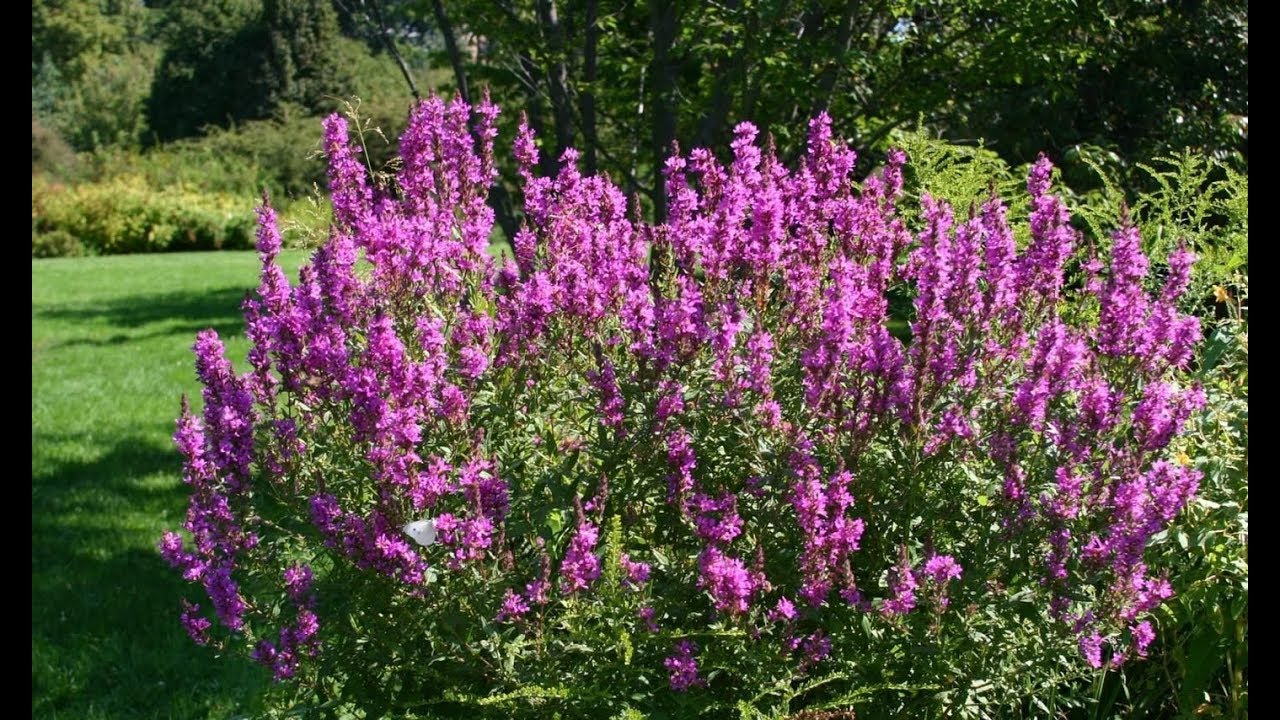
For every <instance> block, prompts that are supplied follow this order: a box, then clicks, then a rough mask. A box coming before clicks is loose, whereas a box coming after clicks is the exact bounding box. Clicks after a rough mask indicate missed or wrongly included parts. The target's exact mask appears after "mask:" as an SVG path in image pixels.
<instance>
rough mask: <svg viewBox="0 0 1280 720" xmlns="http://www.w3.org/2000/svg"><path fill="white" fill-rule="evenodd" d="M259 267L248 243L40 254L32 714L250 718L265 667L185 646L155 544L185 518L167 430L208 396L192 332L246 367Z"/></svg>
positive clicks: (35, 272)
mask: <svg viewBox="0 0 1280 720" xmlns="http://www.w3.org/2000/svg"><path fill="white" fill-rule="evenodd" d="M301 260H302V255H301V254H293V255H290V256H289V257H288V258H287V262H288V264H289V266H290V267H291V268H292V267H294V266H296V265H297V264H299V263H300V262H301ZM256 275H257V259H256V257H255V255H254V254H253V253H246V252H237V253H230V252H224V253H191V254H170V255H135V256H123V257H104V258H84V259H67V260H33V261H32V262H31V710H32V715H33V716H34V717H42V718H64V717H65V718H99V717H120V718H147V717H173V718H192V717H205V716H215V717H224V716H230V715H238V714H252V713H253V706H252V699H253V698H254V697H255V696H256V694H257V692H258V690H259V689H260V688H261V687H262V686H263V684H264V682H265V676H264V674H263V673H262V672H260V671H259V669H258V668H257V667H255V666H253V665H252V664H250V663H248V662H247V661H241V660H235V659H226V660H222V661H217V662H215V661H214V658H213V652H212V651H210V650H206V649H204V648H199V647H196V646H195V645H194V644H193V643H191V641H190V640H188V639H187V637H186V635H185V634H184V633H183V632H182V629H181V628H180V626H179V625H178V617H177V615H178V599H179V597H181V594H182V592H183V590H184V588H183V583H182V582H181V580H180V579H179V578H178V577H176V576H175V574H174V573H173V572H171V571H170V570H169V568H168V567H167V566H166V565H165V564H164V563H163V562H162V561H161V560H160V557H159V555H158V554H157V552H156V549H155V543H156V539H157V538H158V536H159V534H160V532H161V531H162V530H164V529H165V528H177V527H179V526H180V525H181V524H182V520H183V512H184V508H185V496H184V493H183V488H182V486H181V483H180V481H179V477H178V471H179V467H180V464H181V460H180V458H179V456H178V454H177V452H176V451H175V450H174V449H173V445H172V443H171V442H170V440H169V436H170V434H171V433H172V431H173V419H174V417H175V416H176V414H177V411H178V402H179V397H180V396H181V395H182V394H183V393H188V394H191V395H193V399H195V400H196V401H197V402H198V390H199V389H198V385H197V383H196V381H195V372H194V369H193V367H192V358H191V352H190V346H191V344H192V341H193V339H194V335H195V333H196V331H197V330H200V329H202V328H206V327H213V328H216V329H217V330H218V332H219V333H220V334H222V335H223V336H224V337H226V338H229V339H231V341H230V342H229V345H230V347H231V350H232V354H233V356H234V357H235V358H236V359H237V362H239V361H241V360H242V359H243V356H244V353H245V351H246V349H247V348H246V343H245V341H244V338H243V327H242V323H241V317H240V313H239V305H240V301H241V299H242V298H243V296H244V293H245V291H246V290H247V289H248V288H250V287H252V286H253V285H255V284H256Z"/></svg>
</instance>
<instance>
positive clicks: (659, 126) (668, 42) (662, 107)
mask: <svg viewBox="0 0 1280 720" xmlns="http://www.w3.org/2000/svg"><path fill="white" fill-rule="evenodd" d="M649 13H650V15H649V21H650V26H651V30H652V33H653V65H652V68H653V69H652V71H651V74H652V75H653V141H652V146H651V148H650V149H651V150H652V152H653V172H652V177H653V187H652V188H650V196H651V197H652V198H653V219H654V222H664V221H665V220H666V219H667V188H666V180H665V178H664V176H663V172H662V170H663V167H664V166H665V163H666V160H667V155H668V154H670V152H671V149H672V144H673V143H674V142H675V139H676V108H675V98H674V94H675V86H676V65H675V63H674V62H673V61H672V59H671V48H672V46H673V45H674V44H675V39H676V8H675V2H674V0H653V2H652V4H651V5H650V6H649Z"/></svg>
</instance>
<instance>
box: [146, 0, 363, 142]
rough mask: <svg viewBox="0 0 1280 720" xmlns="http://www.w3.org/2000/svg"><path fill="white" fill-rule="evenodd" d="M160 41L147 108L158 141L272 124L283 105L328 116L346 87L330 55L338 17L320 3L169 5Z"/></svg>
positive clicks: (246, 0) (273, 0)
mask: <svg viewBox="0 0 1280 720" xmlns="http://www.w3.org/2000/svg"><path fill="white" fill-rule="evenodd" d="M161 35H162V37H163V38H164V39H165V46H166V49H165V52H164V55H163V56H162V57H161V59H160V64H159V67H158V68H157V69H156V76H155V81H154V83H153V85H152V88H151V98H150V100H149V103H148V117H149V119H150V124H151V129H152V131H153V132H154V133H155V134H156V136H157V137H158V138H159V139H161V140H172V139H175V138H180V137H186V136H190V135H194V134H196V133H197V132H199V131H200V130H201V129H202V128H204V127H205V126H206V125H222V126H226V125H229V124H233V123H237V122H240V121H243V120H250V119H261V118H266V117H270V116H271V115H273V114H274V113H275V112H277V111H278V110H279V109H280V108H281V107H283V106H284V105H285V104H288V103H292V104H297V105H300V106H302V107H304V108H306V109H307V110H308V111H311V112H320V111H325V110H329V109H332V108H333V106H334V97H335V96H337V95H340V94H341V93H342V91H343V89H344V87H346V85H347V82H346V81H345V79H344V73H343V72H342V68H340V67H339V65H338V63H337V62H335V61H334V58H333V55H332V50H333V46H334V45H335V44H336V41H337V38H338V25H337V17H336V16H335V15H334V13H333V9H332V7H331V5H330V4H329V3H328V2H324V1H322V0H268V1H267V2H265V3H260V2H257V0H211V1H210V2H202V3H191V4H188V3H181V4H174V5H172V6H170V8H169V9H168V10H167V11H166V15H165V19H164V22H163V26H162V32H161Z"/></svg>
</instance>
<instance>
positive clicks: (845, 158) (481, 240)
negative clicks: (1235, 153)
mask: <svg viewBox="0 0 1280 720" xmlns="http://www.w3.org/2000/svg"><path fill="white" fill-rule="evenodd" d="M497 114H498V110H497V108H496V107H494V106H492V105H490V104H489V103H488V102H487V101H484V102H482V103H480V104H479V105H478V106H476V107H474V108H471V107H468V106H467V105H465V104H464V103H462V102H460V101H456V100H455V101H453V102H445V101H444V100H442V99H440V98H435V97H433V98H430V99H428V100H425V101H423V102H422V103H420V104H419V105H418V106H417V107H416V108H415V109H414V110H413V112H412V113H411V116H410V119H409V123H408V127H407V129H406V130H405V133H404V136H403V137H402V139H401V143H400V156H401V163H400V165H399V170H398V173H397V174H396V175H395V176H394V177H393V178H391V179H390V180H388V181H385V182H379V181H375V180H374V179H373V178H371V177H370V176H369V175H368V174H367V173H366V171H365V168H364V166H363V161H362V159H361V155H362V153H363V148H359V147H355V146H353V145H352V143H351V139H350V138H349V136H348V131H347V124H346V122H345V121H344V120H343V119H342V118H340V117H336V116H335V117H331V118H329V119H328V120H327V121H326V122H325V126H324V146H325V151H326V153H327V154H328V157H329V180H330V190H331V193H332V197H333V203H334V224H333V227H332V229H331V233H330V237H329V240H328V242H327V244H325V245H324V246H323V247H321V248H320V249H319V250H317V251H316V252H315V254H314V256H313V258H312V261H311V263H310V264H308V265H306V266H305V267H304V268H303V270H302V271H301V273H300V275H299V278H298V280H297V281H296V282H292V283H291V282H290V279H289V278H288V277H287V276H286V275H285V274H284V273H283V272H282V271H281V270H280V268H279V267H278V265H277V264H276V262H277V254H278V252H279V249H280V235H279V232H278V230H277V228H276V217H275V214H274V212H273V211H272V210H271V208H270V207H268V206H265V205H264V207H263V208H262V210H261V211H260V212H259V218H258V219H259V224H260V230H259V253H260V255H261V259H262V267H263V270H262V281H261V285H260V287H259V289H258V291H257V293H256V294H255V295H254V296H253V297H251V298H250V299H249V300H248V301H247V302H246V304H245V315H246V320H247V324H248V330H247V334H248V337H249V339H250V340H251V342H252V349H251V350H250V353H249V365H250V368H249V370H248V372H246V373H244V374H237V373H236V372H235V371H234V370H233V369H232V367H231V365H230V363H229V362H228V361H227V360H226V358H225V354H224V351H223V348H222V344H221V342H220V340H219V339H218V337H217V336H216V335H215V334H214V333H213V332H212V331H208V332H205V333H201V334H200V336H199V337H198V340H197V343H196V367H197V372H198V375H199V377H200V380H201V382H202V383H203V384H204V386H205V391H204V405H203V412H202V413H201V414H200V415H195V414H193V413H191V412H190V411H188V410H187V409H185V407H184V410H183V413H182V416H181V418H180V419H179V423H178V431H177V434H176V435H175V440H176V442H177V444H178V446H179V448H180V449H181V451H182V453H183V456H184V458H185V466H184V467H185V475H184V477H185V481H186V483H187V484H188V486H189V488H190V496H191V502H190V509H189V512H188V516H187V522H186V525H185V529H186V531H187V532H186V533H185V534H180V533H176V532H174V533H167V534H166V535H165V536H164V538H163V539H162V540H161V542H160V547H161V551H162V553H163V555H164V557H165V559H166V560H167V561H168V562H169V563H170V564H172V565H173V566H174V567H175V568H177V569H178V570H179V571H180V572H181V573H182V576H183V577H184V578H185V579H186V580H188V581H189V582H191V583H192V584H193V585H194V588H193V598H192V600H193V601H194V602H192V601H183V604H182V610H181V621H182V624H183V625H184V626H185V627H186V629H187V631H188V632H189V633H190V634H191V636H192V637H193V638H194V639H195V640H196V641H197V642H201V643H213V644H216V645H218V646H220V647H224V648H242V649H245V650H246V651H247V652H249V654H251V656H252V657H253V658H255V659H256V660H258V661H259V662H261V663H262V664H264V665H266V666H267V667H268V668H270V670H271V672H272V673H273V675H274V677H275V678H277V679H279V680H292V681H296V682H297V683H298V687H299V688H303V689H304V690H305V692H309V693H312V694H313V695H317V696H322V697H325V698H327V699H330V700H333V701H335V702H338V703H346V704H348V705H352V706H358V707H363V708H365V709H366V710H367V711H368V712H396V711H398V710H397V709H398V708H402V706H409V705H415V706H416V705H421V704H422V702H424V699H425V701H430V699H431V698H444V697H448V698H449V699H450V700H449V701H450V702H454V703H462V704H468V703H476V704H484V705H498V706H501V707H503V708H505V710H504V712H507V713H510V714H519V713H522V712H524V713H530V714H533V715H537V714H538V713H541V712H547V711H548V708H549V707H561V708H563V709H565V710H566V711H567V712H569V713H570V714H587V715H599V714H600V713H602V712H605V710H606V709H608V708H613V707H615V705H613V704H611V703H614V701H615V700H616V699H617V698H620V697H627V698H631V699H630V700H628V702H631V703H633V705H634V706H635V707H636V708H638V709H640V710H642V711H644V710H647V709H654V710H658V709H663V711H664V712H669V713H670V712H676V713H680V712H689V711H691V708H712V707H728V706H733V705H735V704H739V703H745V705H742V704H739V705H737V706H738V707H740V708H741V707H751V708H755V709H756V710H758V711H760V712H773V711H785V710H787V709H788V708H801V707H806V706H812V707H824V706H830V707H839V706H841V703H843V704H845V705H849V704H856V703H857V702H860V701H861V700H866V701H868V702H870V701H871V700H876V702H878V703H881V704H879V705H877V706H876V707H881V708H891V707H897V706H894V705H893V702H897V700H894V699H895V698H906V699H905V700H903V701H902V702H905V703H908V705H909V704H910V703H912V702H917V701H920V702H926V703H933V704H940V705H947V706H950V705H954V706H956V707H960V706H963V705H964V704H965V703H967V702H976V703H979V704H982V703H996V704H997V705H998V704H999V703H1001V702H1005V701H1006V700H1005V699H1001V698H998V697H997V698H994V699H993V698H992V697H991V696H990V695H981V694H980V693H979V690H976V689H975V688H981V687H983V686H984V684H989V683H1000V682H1005V681H1006V680H1007V678H1006V675H1002V673H1006V674H1007V675H1008V676H1016V677H1017V679H1018V682H1021V683H1023V684H1022V685H1021V687H1030V688H1033V689H1034V688H1038V687H1042V685H1037V684H1036V683H1049V682H1052V678H1053V677H1055V676H1056V675H1057V674H1059V673H1061V672H1062V671H1064V670H1070V669H1071V668H1072V666H1074V668H1075V669H1077V670H1078V669H1079V668H1082V667H1087V666H1093V667H1103V666H1108V665H1111V666H1114V665H1116V664H1119V663H1122V662H1124V661H1125V660H1126V659H1132V658H1137V657H1141V656H1144V655H1145V654H1146V653H1147V652H1148V648H1149V647H1150V646H1151V645H1152V643H1153V642H1155V626H1154V625H1153V624H1152V622H1151V620H1150V618H1151V617H1152V614H1153V612H1154V611H1155V610H1156V608H1157V607H1158V606H1159V605H1160V603H1162V602H1163V601H1164V600H1166V599H1167V598H1168V597H1169V596H1170V594H1171V589H1170V585H1169V583H1168V581H1167V580H1166V577H1165V573H1166V572H1167V569H1166V568H1160V567H1153V566H1151V565H1149V564H1148V562H1147V553H1146V549H1147V547H1148V546H1149V545H1150V544H1151V542H1152V540H1153V538H1155V537H1156V536H1157V535H1159V534H1160V533H1161V532H1162V531H1164V530H1165V528H1167V527H1168V526H1169V524H1170V523H1171V522H1173V521H1174V520H1175V518H1176V517H1177V515H1178V513H1179V511H1180V510H1181V509H1182V508H1183V507H1184V506H1185V505H1186V504H1187V503H1188V501H1189V500H1190V499H1191V498H1192V497H1193V496H1194V495H1195V492H1196V489H1197V483H1198V481H1199V474H1198V473H1197V471H1195V470H1194V469H1192V468H1190V467H1187V466H1186V465H1184V464H1181V463H1178V462H1177V461H1176V460H1175V459H1174V457H1175V455H1176V453H1174V452H1172V451H1171V449H1170V444H1171V443H1175V442H1177V438H1178V435H1179V432H1180V431H1181V428H1182V427H1183V425H1184V424H1185V423H1186V422H1187V421H1188V418H1189V417H1190V416H1191V415H1192V414H1193V413H1195V412H1196V411H1197V410H1198V409H1199V408H1200V406H1201V405H1202V404H1203V403H1204V395H1203V393H1202V392H1201V391H1200V390H1199V389H1198V388H1197V387H1195V386H1193V385H1190V384H1188V383H1187V382H1186V380H1185V379H1184V374H1183V373H1182V370H1183V369H1184V368H1185V366H1186V365H1187V364H1188V362H1189V360H1190V358H1191V354H1192V352H1193V348H1194V346H1195V344H1196V342H1197V341H1198V338H1199V326H1198V324H1197V322H1196V320H1195V319H1194V318H1192V317H1188V316H1187V315H1185V314H1183V313H1182V312H1181V311H1180V310H1179V309H1178V304H1177V303H1178V301H1179V297H1180V295H1181V294H1182V293H1183V291H1184V290H1185V288H1186V286H1187V282H1188V280H1187V278H1188V273H1189V269H1190V265H1191V262H1192V259H1193V258H1192V257H1191V256H1190V254H1189V253H1187V252H1185V251H1182V250H1180V251H1178V252H1177V253H1175V254H1174V256H1173V257H1172V258H1171V259H1170V260H1169V264H1168V270H1167V272H1165V271H1163V268H1157V266H1155V265H1154V264H1153V262H1152V261H1151V260H1149V259H1148V258H1146V257H1145V256H1144V255H1143V253H1142V250H1141V248H1140V247H1139V243H1138V235H1137V233H1136V230H1135V229H1134V228H1131V227H1128V226H1126V225H1125V224H1124V222H1123V221H1121V223H1120V224H1119V226H1118V229H1117V230H1116V231H1115V234H1114V235H1113V236H1112V237H1111V238H1109V239H1106V238H1103V239H1094V240H1100V241H1098V242H1089V243H1086V242H1085V238H1082V237H1081V235H1080V233H1079V232H1078V231H1077V230H1076V229H1075V228H1074V226H1073V225H1072V223H1071V217H1070V213H1069V211H1068V209H1067V207H1066V204H1065V203H1064V201H1063V200H1062V199H1061V198H1059V197H1058V196H1056V195H1054V194H1053V192H1052V182H1051V179H1052V167H1051V166H1050V164H1049V163H1048V161H1047V160H1044V159H1041V160H1040V161H1039V162H1037V163H1036V164H1035V166H1034V167H1033V168H1032V170H1031V174H1030V178H1029V179H1028V182H1027V188H1028V190H1029V201H1026V202H1029V206H1027V205H1026V204H1025V203H1024V204H1017V203H1015V204H1013V205H1007V204H1006V200H1005V199H1002V198H999V197H994V196H993V197H989V198H987V199H985V200H984V201H983V202H981V203H979V204H977V205H975V206H974V207H973V208H968V209H966V208H955V207H951V206H949V205H947V204H946V203H944V202H941V201H939V200H935V199H933V198H930V197H928V196H925V197H923V198H921V199H920V201H919V206H918V209H919V213H918V214H914V213H905V212H903V210H902V208H904V207H907V206H908V204H909V203H910V208H911V209H912V210H914V209H916V206H915V204H914V203H913V201H910V200H908V198H907V195H906V194H905V190H904V174H903V171H904V166H905V164H906V162H907V158H906V157H905V156H904V155H903V154H902V153H900V152H891V153H889V155H888V158H887V160H886V163H885V165H884V166H883V168H882V169H881V170H880V171H879V172H877V173H875V174H873V175H872V176H871V177H869V178H868V179H866V180H865V181H863V182H861V183H858V182H856V181H855V180H854V178H853V176H852V173H853V170H854V168H855V165H856V158H855V156H854V153H853V151H852V150H850V149H848V148H847V147H846V146H845V145H844V144H843V143H841V142H839V141H838V140H836V139H835V138H833V136H832V134H831V129H830V125H831V123H830V120H829V118H827V117H826V116H823V115H820V116H819V117H817V118H815V119H814V120H813V121H812V122H811V124H810V132H809V145H808V151H807V153H805V154H804V156H803V157H802V158H801V159H800V161H799V162H798V164H797V165H796V167H795V168H788V167H785V166H784V165H783V164H782V162H781V161H780V160H779V159H778V158H777V156H776V155H775V154H774V152H773V150H772V149H771V148H770V147H769V146H768V145H767V144H764V143H762V142H761V141H760V138H759V137H758V133H757V131H756V129H755V128H754V127H753V126H752V125H750V124H749V123H743V124H741V125H739V126H738V128H737V129H736V130H735V134H734V140H733V142H732V145H731V148H730V157H729V159H728V161H727V162H724V163H722V162H721V161H720V160H718V159H717V157H716V156H715V155H714V154H713V153H712V152H710V151H709V150H705V149H695V150H693V151H692V152H689V153H688V154H677V155H675V156H674V157H672V158H671V159H670V160H669V161H668V163H667V165H666V179H667V193H668V196H669V197H670V205H669V207H670V216H669V218H668V220H667V222H665V223H663V224H660V225H651V224H648V223H645V222H644V221H643V220H641V219H640V217H639V215H638V213H637V212H635V211H634V209H633V208H632V206H631V205H630V204H629V201H628V199H627V198H626V197H625V196H624V194H623V193H622V192H621V191H620V190H619V189H618V188H617V187H616V186H614V185H613V184H612V183H611V182H610V181H609V180H608V179H607V178H604V177H591V176H585V175H583V174H582V172H581V171H580V170H579V168H578V166H577V154H576V153H575V152H574V151H572V150H569V151H566V152H565V153H564V154H563V155H562V156H561V157H560V158H557V160H558V161H559V162H558V167H559V170H558V171H557V173H556V174H555V175H553V176H550V177H540V176H538V175H537V174H536V173H535V168H536V167H539V157H538V154H539V150H538V148H537V144H536V139H535V138H534V137H533V135H532V133H531V132H530V131H529V129H528V128H527V127H525V126H523V125H522V126H521V129H520V131H519V133H518V135H517V137H516V139H515V147H514V154H515V158H516V161H517V163H518V169H519V175H520V177H521V179H522V183H523V190H524V213H525V214H524V217H525V222H524V226H523V228H522V229H521V231H520V232H519V234H518V235H517V236H516V237H515V238H513V254H512V255H511V256H507V257H494V256H491V255H490V254H489V247H488V244H487V243H488V238H489V236H490V233H491V230H492V226H493V212H492V211H491V209H490V208H489V206H488V204H487V203H488V192H489V188H490V186H491V185H492V183H493V182H494V181H495V178H496V171H495V164H494V145H493V143H494V138H495V135H496V131H495V124H494V123H495V118H496V116H497ZM907 218H918V220H912V221H910V222H909V221H908V219H907ZM1018 238H1022V241H1019V240H1018ZM1157 269H1159V270H1160V272H1157ZM1161 276H1163V277H1164V279H1163V281H1160V280H1158V278H1159V277H1161ZM408 523H418V524H417V525H415V527H416V528H418V530H416V531H415V533H414V534H413V535H411V534H410V533H408V532H407V531H406V530H405V526H406V525H407V524H408ZM424 523H425V524H424ZM423 527H428V528H430V529H431V531H432V532H430V533H429V534H428V535H423V534H422V533H423V532H425V531H423V530H422V528H423ZM641 558H643V560H641ZM943 648H946V652H945V653H944V654H942V655H939V652H940V651H941V650H942V649H943ZM1047 657H1074V658H1075V659H1074V660H1066V661H1061V662H1059V661H1054V662H1048V661H1045V660H1044V658H1047ZM1019 663H1020V664H1019ZM1063 665H1065V666H1067V667H1063ZM1011 667H1015V668H1016V669H1015V670H1009V668H1011ZM1027 668H1034V669H1033V670H1028V669H1027ZM374 687H376V688H379V689H378V691H377V692H376V693H375V692H372V691H371V690H369V688H374ZM362 688H363V689H362ZM817 688H821V689H817ZM879 688H893V689H894V690H893V692H891V693H889V694H888V695H883V694H882V691H881V690H880V689H879ZM903 688H911V689H910V690H903ZM855 690H856V692H854V691H855ZM848 693H853V694H848ZM904 693H905V694H904ZM842 698H844V699H843V700H842ZM877 698H878V699H877ZM885 698H889V699H885ZM859 699H861V700H859ZM823 703H826V705H823ZM908 705H902V706H901V707H907V706H908ZM886 712H888V711H887V710H886Z"/></svg>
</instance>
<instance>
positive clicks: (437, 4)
mask: <svg viewBox="0 0 1280 720" xmlns="http://www.w3.org/2000/svg"><path fill="white" fill-rule="evenodd" d="M431 8H432V10H433V11H434V12H435V15H436V24H437V25H439V26H440V34H441V35H443V36H444V49H445V52H447V53H448V54H449V64H450V65H452V66H453V80H454V83H455V84H456V85H457V87H458V97H460V98H462V100H463V102H465V103H467V104H468V105H470V104H471V89H470V88H469V87H468V86H467V68H466V66H465V65H463V64H462V51H461V50H460V49H459V48H458V38H456V37H454V35H453V23H451V22H449V14H448V13H447V12H445V9H444V0H431Z"/></svg>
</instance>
